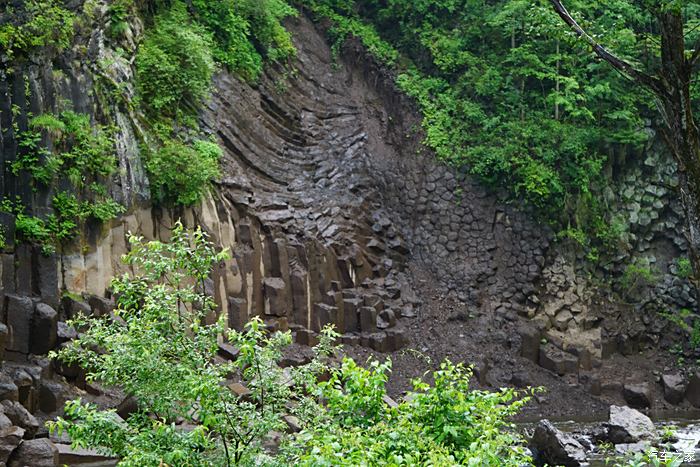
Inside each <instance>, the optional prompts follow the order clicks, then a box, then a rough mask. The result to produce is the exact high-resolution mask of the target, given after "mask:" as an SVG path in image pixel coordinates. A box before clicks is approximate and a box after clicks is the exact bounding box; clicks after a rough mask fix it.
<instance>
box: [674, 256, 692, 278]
mask: <svg viewBox="0 0 700 467" xmlns="http://www.w3.org/2000/svg"><path fill="white" fill-rule="evenodd" d="M676 267H677V270H676V275H677V276H678V277H680V278H681V279H688V278H689V277H692V275H693V265H692V264H691V262H690V260H689V259H688V258H678V259H677V260H676Z"/></svg>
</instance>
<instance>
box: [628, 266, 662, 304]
mask: <svg viewBox="0 0 700 467" xmlns="http://www.w3.org/2000/svg"><path fill="white" fill-rule="evenodd" d="M657 277H658V274H657V271H656V269H655V268H654V267H653V266H652V265H651V264H650V263H649V261H648V260H646V259H643V260H635V261H634V262H633V263H631V264H629V265H627V267H626V268H625V270H624V271H623V273H622V277H621V278H620V286H621V287H622V293H623V296H624V297H626V298H628V299H630V298H633V297H637V298H638V297H639V295H640V294H641V293H642V292H644V291H645V290H646V289H647V288H649V287H650V286H652V285H653V284H654V283H655V282H656V280H657Z"/></svg>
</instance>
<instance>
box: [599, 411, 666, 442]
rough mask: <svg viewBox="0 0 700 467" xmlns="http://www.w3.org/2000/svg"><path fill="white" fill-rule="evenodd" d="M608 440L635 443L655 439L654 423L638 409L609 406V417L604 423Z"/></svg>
mask: <svg viewBox="0 0 700 467" xmlns="http://www.w3.org/2000/svg"><path fill="white" fill-rule="evenodd" d="M605 426H606V428H607V430H608V440H609V441H610V442H611V443H613V444H623V443H625V444H626V443H637V442H639V441H649V440H653V439H656V430H655V429H654V423H653V422H652V421H651V419H649V417H647V416H646V415H644V414H643V413H641V412H639V411H638V410H634V409H632V408H629V407H625V406H617V405H611V406H610V419H609V420H608V422H607V423H606V424H605Z"/></svg>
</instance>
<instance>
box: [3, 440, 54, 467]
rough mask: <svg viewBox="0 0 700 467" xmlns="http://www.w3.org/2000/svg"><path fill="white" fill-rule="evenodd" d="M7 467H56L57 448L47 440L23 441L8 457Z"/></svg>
mask: <svg viewBox="0 0 700 467" xmlns="http://www.w3.org/2000/svg"><path fill="white" fill-rule="evenodd" d="M7 465H8V467H58V466H59V465H60V464H59V457H58V448H57V447H56V445H55V444H53V442H52V441H51V440H50V439H48V438H37V439H31V440H29V441H27V440H25V441H23V442H22V444H20V445H19V448H17V450H16V451H15V452H13V453H12V456H10V462H9V463H8V464H7Z"/></svg>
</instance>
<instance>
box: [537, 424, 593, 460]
mask: <svg viewBox="0 0 700 467" xmlns="http://www.w3.org/2000/svg"><path fill="white" fill-rule="evenodd" d="M529 447H530V450H531V451H532V453H533V458H534V461H535V464H536V465H566V466H572V467H576V466H580V465H583V463H584V462H585V461H586V451H585V449H584V447H583V446H582V445H581V443H579V442H578V441H577V440H576V439H575V438H574V437H573V436H572V435H570V434H568V433H563V432H562V431H560V430H559V429H557V428H556V427H555V426H554V425H552V423H551V422H550V421H549V420H542V421H540V422H539V423H538V424H537V427H536V428H535V432H534V434H533V436H532V439H531V440H530V443H529Z"/></svg>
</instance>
